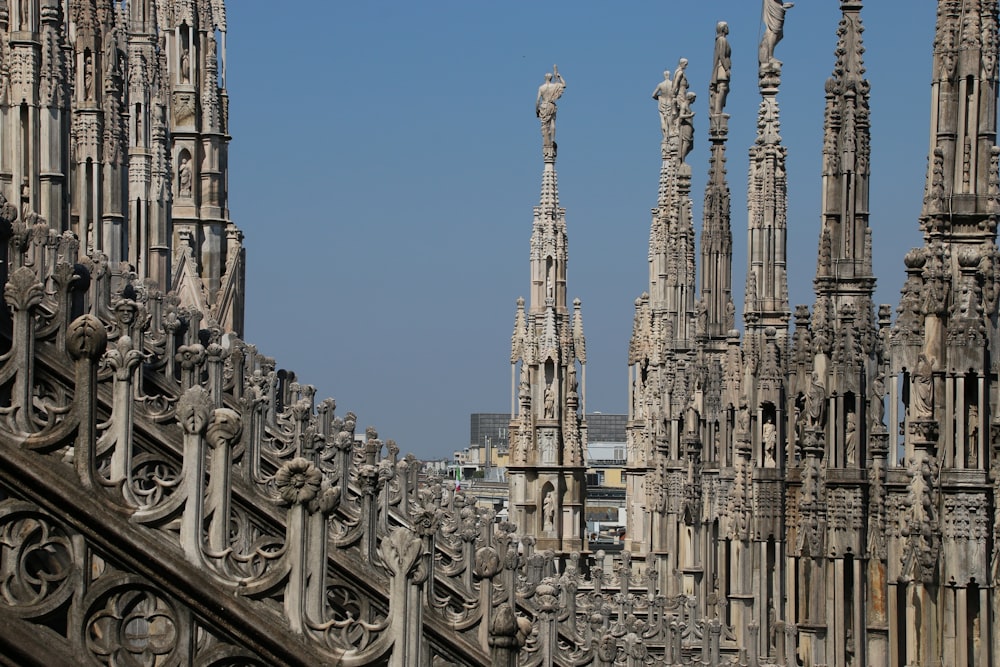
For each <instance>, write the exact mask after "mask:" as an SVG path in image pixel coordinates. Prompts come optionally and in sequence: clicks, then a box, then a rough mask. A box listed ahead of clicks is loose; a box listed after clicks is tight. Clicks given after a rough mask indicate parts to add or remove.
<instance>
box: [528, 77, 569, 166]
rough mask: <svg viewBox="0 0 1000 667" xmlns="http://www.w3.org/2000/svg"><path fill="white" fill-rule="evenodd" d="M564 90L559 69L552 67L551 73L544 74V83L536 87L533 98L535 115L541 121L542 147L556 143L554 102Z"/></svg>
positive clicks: (564, 83) (564, 82)
mask: <svg viewBox="0 0 1000 667" xmlns="http://www.w3.org/2000/svg"><path fill="white" fill-rule="evenodd" d="M564 90H566V80H565V79H563V77H562V75H561V74H560V73H559V68H558V67H556V66H555V65H553V66H552V72H551V73H549V72H546V73H545V83H543V84H542V85H540V86H539V87H538V96H537V97H536V98H535V115H536V116H538V119H539V120H540V121H542V145H543V146H554V145H555V143H556V100H558V99H559V98H560V97H562V94H563V91H564Z"/></svg>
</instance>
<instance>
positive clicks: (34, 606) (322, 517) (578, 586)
mask: <svg viewBox="0 0 1000 667" xmlns="http://www.w3.org/2000/svg"><path fill="white" fill-rule="evenodd" d="M0 212H3V214H4V215H6V216H7V219H0V241H2V247H4V248H5V249H6V253H5V255H6V257H5V258H3V259H5V261H4V263H3V264H2V266H3V267H4V273H5V275H4V276H0V277H5V278H6V282H5V287H4V298H5V301H6V303H7V305H8V307H9V311H8V312H5V313H3V314H2V315H0V494H2V496H0V497H2V498H3V499H2V500H0V584H2V585H0V617H2V618H0V621H2V622H4V623H6V624H7V625H6V627H10V628H13V629H20V630H21V631H22V634H23V633H28V635H32V633H37V636H38V637H39V641H40V642H42V643H44V644H45V646H44V647H39V649H38V651H36V652H35V654H36V655H42V654H43V653H45V652H48V653H49V654H50V657H51V656H54V657H52V659H50V660H49V661H48V662H49V663H50V664H51V663H52V662H59V660H58V656H60V655H66V656H85V658H84V661H87V662H95V663H98V664H118V663H121V662H123V661H125V662H128V661H129V660H137V661H139V662H156V663H166V662H169V661H172V660H175V659H177V660H181V659H183V660H188V661H190V662H191V663H192V664H199V665H200V664H204V665H216V664H218V665H221V664H229V663H228V662H227V661H230V662H232V661H239V662H240V663H241V664H289V665H293V664H330V663H335V664H341V665H368V664H386V665H399V666H417V665H448V664H455V665H465V664H492V665H496V666H505V667H513V665H517V664H521V665H566V666H569V665H584V664H593V665H639V664H661V665H679V664H703V665H709V664H711V665H715V664H721V662H724V661H728V660H730V659H732V658H737V657H738V656H739V655H740V648H741V647H738V646H736V645H735V642H734V639H733V635H732V631H731V629H730V628H729V626H728V625H727V614H726V611H725V604H724V596H715V598H713V600H714V602H712V603H711V604H709V605H708V607H707V611H706V607H704V606H702V607H701V608H699V607H698V606H697V605H695V604H694V602H693V600H692V598H690V597H687V596H685V595H672V596H667V595H664V594H662V593H661V591H660V589H659V588H658V582H662V581H663V580H664V575H663V573H661V572H659V567H660V564H659V563H658V562H657V561H656V560H655V559H652V558H651V560H650V561H649V562H644V563H639V564H637V563H632V562H630V559H629V558H628V555H627V554H625V556H624V557H623V558H619V559H618V560H616V561H614V562H612V560H611V559H607V558H605V557H604V555H603V554H602V553H600V552H598V553H597V554H585V555H582V556H581V555H577V554H569V555H567V554H562V555H556V554H553V553H551V552H537V551H535V549H534V542H533V540H532V539H530V538H523V539H522V538H519V537H518V535H517V533H516V527H515V526H513V525H511V524H509V523H499V524H498V523H497V522H496V521H495V520H494V514H493V512H492V511H490V510H484V509H482V508H480V507H478V506H477V503H476V499H475V498H474V497H473V496H471V495H469V494H467V493H463V492H460V491H459V492H456V491H455V489H454V488H452V486H451V485H450V484H448V483H446V482H445V481H444V480H442V479H440V478H438V477H435V476H433V475H429V476H427V477H425V478H420V477H419V475H420V468H421V465H420V463H419V462H418V461H416V460H415V459H414V458H413V457H412V456H405V457H403V456H400V450H399V448H398V447H397V446H396V444H395V443H394V442H393V441H391V440H386V441H383V440H381V439H380V438H379V436H378V434H377V432H376V431H375V430H374V429H371V428H369V429H367V430H366V431H365V434H364V435H363V436H360V437H359V435H358V433H357V423H358V421H357V417H356V415H354V414H353V413H350V412H347V413H345V414H344V415H343V416H340V415H338V414H337V412H336V405H335V403H334V401H332V400H330V399H327V400H324V401H320V402H318V403H317V402H316V399H315V391H314V389H313V388H312V387H311V386H309V385H306V384H302V383H300V382H298V381H297V378H296V377H295V375H294V374H293V373H290V372H287V371H284V370H279V369H278V367H277V365H276V363H275V361H274V360H273V359H271V358H269V357H266V356H264V355H262V354H260V353H259V352H258V350H257V349H256V348H255V347H254V346H252V345H249V344H246V343H244V342H243V341H241V340H239V339H237V338H235V337H234V336H232V335H230V334H226V333H224V332H223V331H222V330H221V329H220V328H219V327H218V326H217V325H215V323H213V322H211V321H205V320H204V317H203V315H202V314H201V313H200V312H198V311H196V310H192V309H189V308H185V307H182V306H181V305H180V303H179V300H178V299H177V298H176V297H175V296H174V295H173V294H162V293H160V292H159V291H157V290H156V289H154V288H152V287H151V286H147V285H143V284H141V283H140V282H139V281H138V280H137V279H136V277H135V275H134V274H131V273H130V272H129V270H128V267H125V266H122V267H116V269H115V271H114V274H115V276H116V279H117V280H118V281H120V288H119V289H117V290H115V291H113V290H112V289H111V284H112V281H111V275H112V272H111V271H110V270H109V267H108V265H107V262H106V260H105V259H104V258H103V257H102V256H100V255H95V256H93V257H83V258H81V257H78V256H77V252H78V244H77V243H76V240H75V239H74V238H73V237H72V236H70V235H57V234H54V233H53V232H51V231H49V230H48V228H47V227H45V225H44V222H37V223H35V224H34V225H33V226H31V227H28V226H26V225H24V224H22V223H19V222H17V221H16V219H14V218H16V213H14V212H13V210H12V208H11V207H5V206H3V203H2V202H0ZM0 217H2V216H0ZM719 502H722V503H723V504H725V501H724V500H720V501H719ZM609 566H610V569H607V568H609ZM716 598H717V599H716ZM26 636H27V635H26ZM22 640H23V638H22ZM21 643H23V641H19V639H18V638H16V637H13V636H10V637H6V638H0V648H2V647H6V648H7V649H8V651H7V652H11V651H13V650H14V649H15V648H16V647H17V646H21ZM743 657H744V658H745V662H746V664H755V665H756V664H762V661H761V660H758V659H757V657H756V655H755V654H754V653H753V652H751V653H749V654H748V653H744V654H743ZM747 661H749V662H747ZM40 664H44V661H42V663H40Z"/></svg>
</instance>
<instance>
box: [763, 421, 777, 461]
mask: <svg viewBox="0 0 1000 667" xmlns="http://www.w3.org/2000/svg"><path fill="white" fill-rule="evenodd" d="M761 440H763V442H764V467H765V468H773V467H775V466H776V465H777V459H776V456H775V455H776V452H777V445H778V433H777V431H776V430H775V428H774V421H773V420H772V419H771V418H770V417H768V418H767V421H765V422H764V425H763V426H761Z"/></svg>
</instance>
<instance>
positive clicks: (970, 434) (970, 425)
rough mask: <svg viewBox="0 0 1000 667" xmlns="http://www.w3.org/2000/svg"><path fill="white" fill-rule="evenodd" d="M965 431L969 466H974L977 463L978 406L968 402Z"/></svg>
mask: <svg viewBox="0 0 1000 667" xmlns="http://www.w3.org/2000/svg"><path fill="white" fill-rule="evenodd" d="M965 433H966V437H967V438H968V442H969V445H968V452H969V466H970V467H976V466H978V465H979V407H978V406H977V405H976V404H975V403H970V404H969V416H968V418H967V419H966V427H965Z"/></svg>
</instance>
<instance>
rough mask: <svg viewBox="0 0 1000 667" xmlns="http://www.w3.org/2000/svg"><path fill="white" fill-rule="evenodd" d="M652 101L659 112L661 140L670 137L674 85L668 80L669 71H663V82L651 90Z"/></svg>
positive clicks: (672, 118)
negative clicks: (654, 101)
mask: <svg viewBox="0 0 1000 667" xmlns="http://www.w3.org/2000/svg"><path fill="white" fill-rule="evenodd" d="M653 99H654V100H656V107H657V109H659V111H660V131H661V132H663V140H664V141H666V140H667V137H669V136H670V125H671V124H672V123H673V120H674V84H673V82H672V81H671V80H670V70H664V71H663V81H661V82H660V83H659V85H657V86H656V88H654V89H653Z"/></svg>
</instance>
